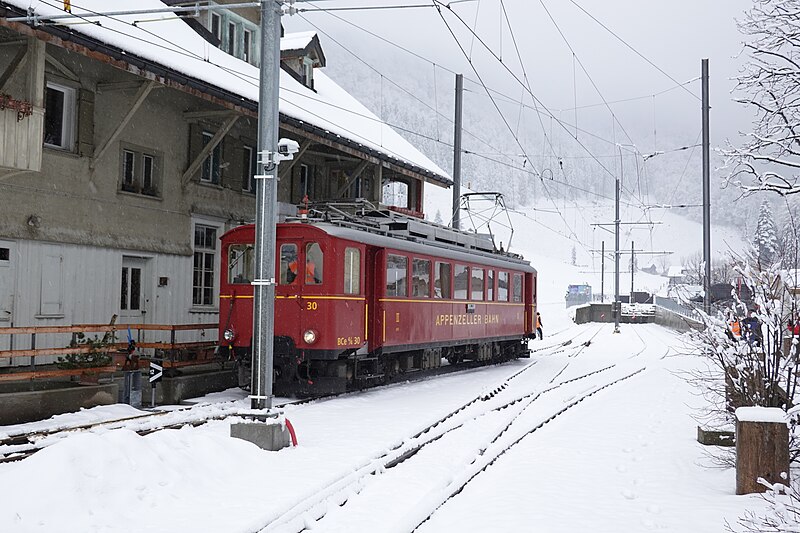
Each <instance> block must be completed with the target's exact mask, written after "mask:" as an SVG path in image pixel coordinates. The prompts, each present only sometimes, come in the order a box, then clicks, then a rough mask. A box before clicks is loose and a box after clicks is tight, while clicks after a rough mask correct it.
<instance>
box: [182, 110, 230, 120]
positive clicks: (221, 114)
mask: <svg viewBox="0 0 800 533" xmlns="http://www.w3.org/2000/svg"><path fill="white" fill-rule="evenodd" d="M234 115H236V116H238V115H239V113H237V112H236V111H232V110H230V109H220V110H217V111H185V112H184V113H183V118H185V119H186V120H188V121H192V120H200V119H204V118H216V119H219V118H226V117H232V116H234Z"/></svg>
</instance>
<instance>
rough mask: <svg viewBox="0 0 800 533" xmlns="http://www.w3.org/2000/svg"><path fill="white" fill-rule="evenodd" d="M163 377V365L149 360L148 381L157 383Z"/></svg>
mask: <svg viewBox="0 0 800 533" xmlns="http://www.w3.org/2000/svg"><path fill="white" fill-rule="evenodd" d="M162 377H164V367H162V366H161V365H158V364H156V363H154V362H152V361H150V383H158V382H159V381H161V378H162Z"/></svg>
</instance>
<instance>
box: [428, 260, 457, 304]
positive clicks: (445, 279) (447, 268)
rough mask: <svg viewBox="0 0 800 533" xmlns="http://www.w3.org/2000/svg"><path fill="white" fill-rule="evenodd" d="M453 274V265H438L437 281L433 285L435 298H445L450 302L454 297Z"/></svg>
mask: <svg viewBox="0 0 800 533" xmlns="http://www.w3.org/2000/svg"><path fill="white" fill-rule="evenodd" d="M452 273H453V265H451V264H450V263H438V262H437V263H436V279H435V281H434V284H433V296H434V298H444V299H446V300H449V299H450V298H452V297H453V294H452V293H451V292H450V291H451V287H450V285H451V284H450V281H451V279H452Z"/></svg>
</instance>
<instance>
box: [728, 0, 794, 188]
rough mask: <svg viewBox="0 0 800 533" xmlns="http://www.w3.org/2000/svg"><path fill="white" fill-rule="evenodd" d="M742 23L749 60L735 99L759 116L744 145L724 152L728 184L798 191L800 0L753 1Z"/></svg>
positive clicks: (731, 147)
mask: <svg viewBox="0 0 800 533" xmlns="http://www.w3.org/2000/svg"><path fill="white" fill-rule="evenodd" d="M753 1H754V7H753V8H752V9H750V10H749V11H747V12H746V13H745V17H744V19H742V20H740V21H739V30H740V31H741V32H742V33H743V34H744V35H745V37H746V38H747V42H746V43H745V45H744V48H745V52H746V53H748V55H749V61H748V62H747V64H746V65H745V67H744V69H743V71H742V74H741V75H740V76H739V77H738V78H737V81H738V84H737V91H738V92H739V93H741V94H744V96H743V97H740V98H737V99H736V101H737V102H739V103H742V104H745V105H747V106H750V107H753V108H754V109H755V111H756V114H757V118H756V120H755V122H754V124H753V131H752V132H750V133H747V134H745V135H744V144H743V145H742V146H740V147H735V146H733V145H732V144H730V143H728V147H727V149H725V150H722V153H723V155H724V156H725V165H726V167H728V168H729V169H730V172H729V174H728V178H727V179H728V181H729V183H733V184H735V185H737V186H739V187H741V189H742V190H743V191H745V192H746V193H749V192H753V191H758V190H764V191H772V192H776V193H778V194H781V195H787V194H795V193H798V192H800V176H799V175H798V171H800V113H798V106H800V62H799V61H800V59H799V58H800V23H799V22H800V1H799V0H753Z"/></svg>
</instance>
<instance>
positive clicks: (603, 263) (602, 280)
mask: <svg viewBox="0 0 800 533" xmlns="http://www.w3.org/2000/svg"><path fill="white" fill-rule="evenodd" d="M605 294H606V241H600V303H603V302H605Z"/></svg>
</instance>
